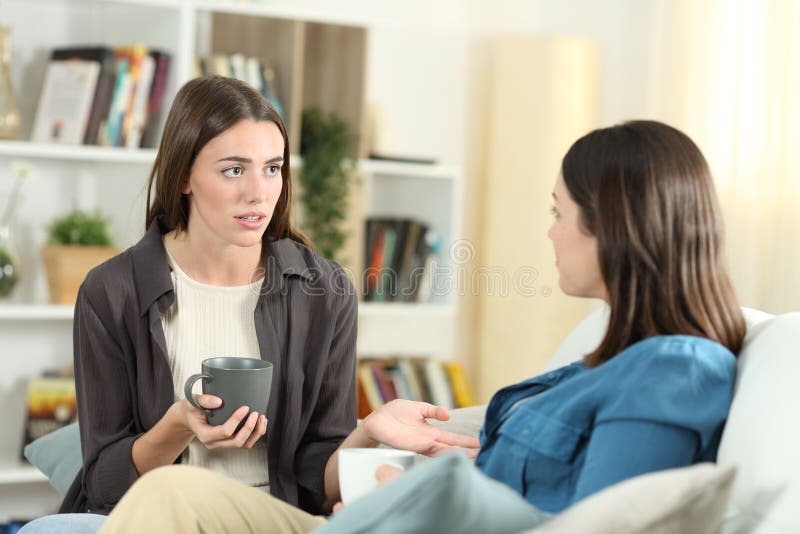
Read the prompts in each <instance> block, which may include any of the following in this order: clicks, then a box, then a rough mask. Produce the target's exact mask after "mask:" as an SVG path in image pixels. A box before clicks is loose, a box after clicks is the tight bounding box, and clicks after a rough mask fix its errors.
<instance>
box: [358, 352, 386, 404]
mask: <svg viewBox="0 0 800 534" xmlns="http://www.w3.org/2000/svg"><path fill="white" fill-rule="evenodd" d="M358 378H359V379H361V384H362V385H363V386H364V392H365V394H366V396H367V400H368V401H369V407H370V410H377V409H378V408H380V407H381V406H383V400H382V399H381V394H380V392H379V391H378V384H377V383H376V382H375V377H374V376H373V375H372V368H371V367H370V366H369V364H367V363H362V364H360V365H359V366H358Z"/></svg>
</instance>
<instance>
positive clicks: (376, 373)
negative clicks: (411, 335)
mask: <svg viewBox="0 0 800 534" xmlns="http://www.w3.org/2000/svg"><path fill="white" fill-rule="evenodd" d="M357 385H358V395H357V399H358V417H359V418H361V419H363V418H364V417H366V416H367V415H369V414H370V412H372V411H373V410H376V409H378V408H380V407H381V406H383V405H384V404H385V403H387V402H389V401H392V400H394V399H409V400H416V401H423V402H429V403H431V404H435V405H437V406H444V407H445V408H448V409H452V408H464V407H466V406H472V405H474V404H475V401H474V397H473V395H472V391H471V390H470V388H469V385H468V382H467V378H466V374H465V373H464V368H463V367H462V365H461V364H460V363H458V362H440V361H438V360H435V359H431V358H381V359H374V360H370V359H362V360H359V364H358V375H357Z"/></svg>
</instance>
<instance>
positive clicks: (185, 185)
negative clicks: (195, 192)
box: [181, 180, 192, 195]
mask: <svg viewBox="0 0 800 534" xmlns="http://www.w3.org/2000/svg"><path fill="white" fill-rule="evenodd" d="M191 192H192V186H191V185H190V184H189V180H186V181H185V182H183V185H182V186H181V193H183V194H184V195H188V194H190V193H191Z"/></svg>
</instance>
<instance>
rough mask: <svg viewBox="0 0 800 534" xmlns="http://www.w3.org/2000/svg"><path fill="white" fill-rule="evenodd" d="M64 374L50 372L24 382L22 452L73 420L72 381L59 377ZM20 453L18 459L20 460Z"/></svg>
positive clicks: (68, 377)
mask: <svg viewBox="0 0 800 534" xmlns="http://www.w3.org/2000/svg"><path fill="white" fill-rule="evenodd" d="M64 374H65V373H58V372H51V373H47V374H46V375H45V376H42V377H39V378H32V379H31V380H30V381H29V382H28V396H27V413H26V417H25V440H24V443H23V444H22V449H24V448H25V445H27V444H28V443H30V442H32V441H34V440H37V439H39V438H41V437H42V436H44V435H46V434H49V433H50V432H53V431H55V430H58V429H59V428H61V427H63V426H66V425H68V424H70V423H73V422H75V421H76V420H77V418H78V405H77V400H76V395H75V378H74V377H72V376H63V375H64ZM22 449H21V450H20V456H21V457H22V458H23V459H24V456H23V455H22Z"/></svg>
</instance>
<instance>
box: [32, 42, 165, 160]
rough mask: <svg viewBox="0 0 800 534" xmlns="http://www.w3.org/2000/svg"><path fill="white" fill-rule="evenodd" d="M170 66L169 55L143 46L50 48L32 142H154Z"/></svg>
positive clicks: (135, 144) (118, 144)
mask: <svg viewBox="0 0 800 534" xmlns="http://www.w3.org/2000/svg"><path fill="white" fill-rule="evenodd" d="M169 70H170V55H169V54H167V53H166V52H163V51H161V50H154V49H148V48H147V47H146V46H144V45H138V44H137V45H130V46H119V47H116V48H111V47H103V46H99V47H77V48H57V49H54V50H53V51H52V52H51V54H50V61H49V62H48V64H47V69H46V72H45V78H44V84H43V86H42V92H41V96H40V97H39V105H38V107H37V112H36V119H35V121H34V127H33V134H32V139H33V141H39V142H50V143H64V144H86V145H103V146H116V147H127V148H138V147H152V146H155V144H156V142H157V140H158V137H159V133H160V132H159V127H160V124H159V123H160V115H161V107H162V102H163V100H164V92H165V90H166V84H167V76H168V74H169Z"/></svg>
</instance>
